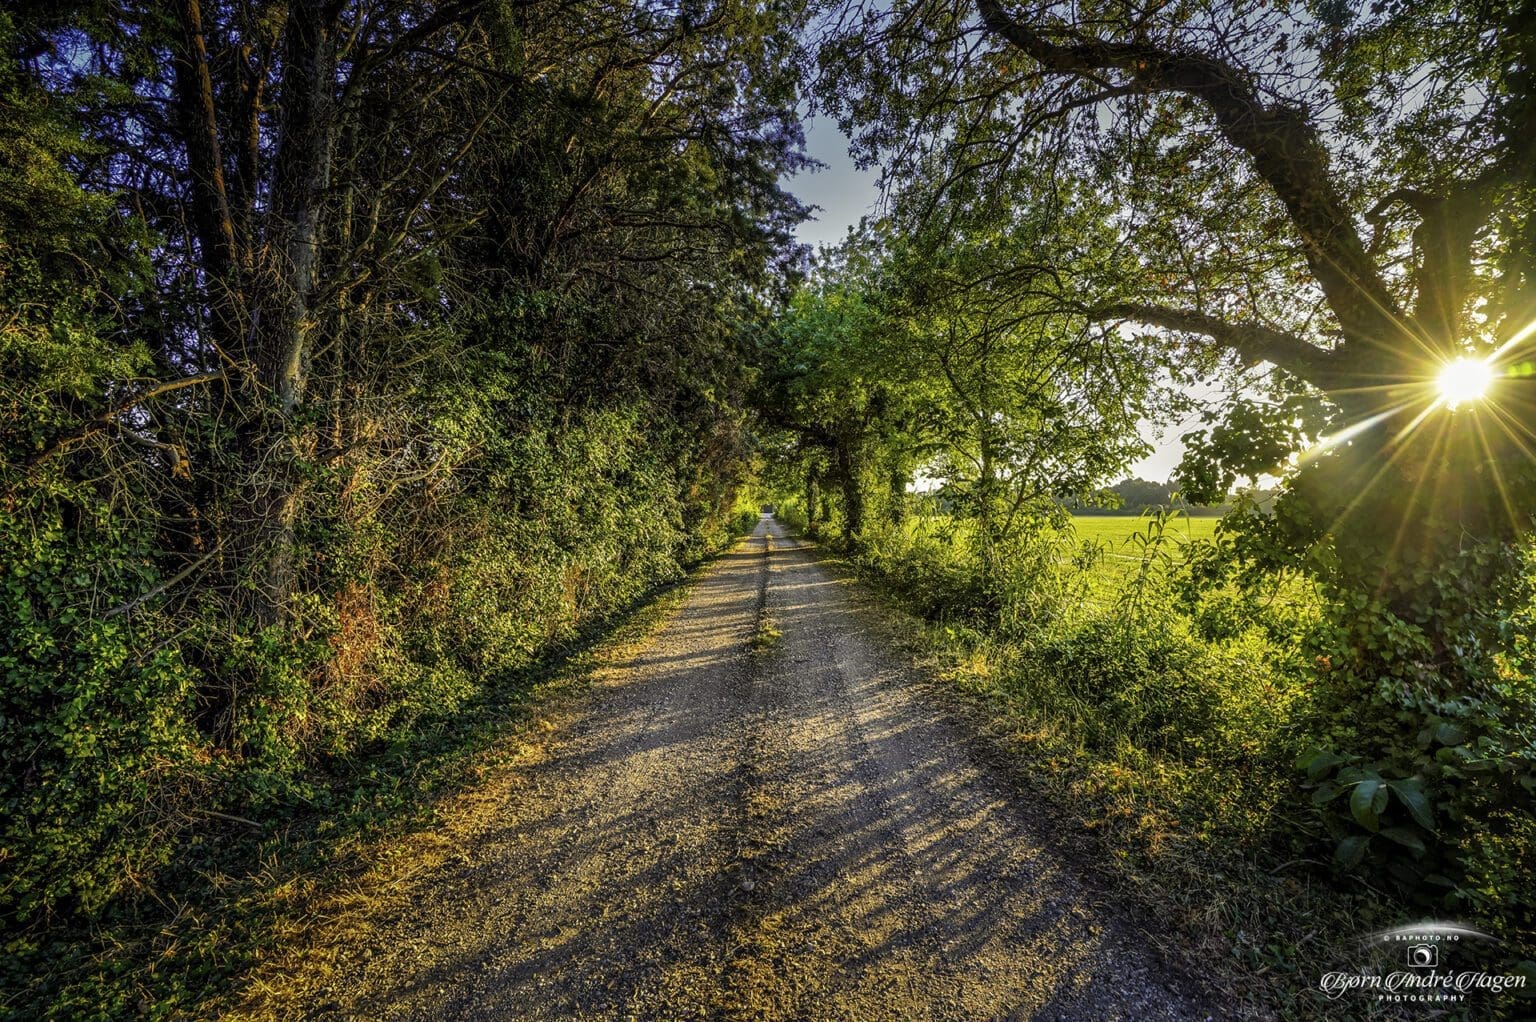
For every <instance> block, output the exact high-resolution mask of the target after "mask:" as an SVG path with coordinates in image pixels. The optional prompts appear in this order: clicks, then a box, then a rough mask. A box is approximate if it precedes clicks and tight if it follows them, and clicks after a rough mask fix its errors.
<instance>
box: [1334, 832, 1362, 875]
mask: <svg viewBox="0 0 1536 1022" xmlns="http://www.w3.org/2000/svg"><path fill="white" fill-rule="evenodd" d="M1370 843H1371V836H1370V835H1369V834H1351V835H1350V836H1349V837H1347V838H1345V839H1344V840H1343V841H1340V842H1339V847H1338V848H1336V849H1334V852H1333V857H1334V858H1335V859H1337V860H1338V862H1339V865H1340V866H1343V867H1344V868H1345V869H1352V868H1354V867H1355V866H1358V865H1360V860H1361V859H1363V858H1365V846H1366V845H1368V844H1370Z"/></svg>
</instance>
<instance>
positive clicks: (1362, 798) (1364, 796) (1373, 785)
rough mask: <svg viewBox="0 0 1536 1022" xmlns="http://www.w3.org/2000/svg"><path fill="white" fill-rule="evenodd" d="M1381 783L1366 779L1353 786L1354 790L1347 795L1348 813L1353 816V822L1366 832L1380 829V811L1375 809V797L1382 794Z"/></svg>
mask: <svg viewBox="0 0 1536 1022" xmlns="http://www.w3.org/2000/svg"><path fill="white" fill-rule="evenodd" d="M1382 793H1383V789H1382V787H1381V781H1379V780H1377V779H1376V778H1374V777H1368V778H1366V779H1365V780H1363V781H1361V782H1360V783H1359V784H1357V785H1355V790H1354V791H1352V792H1350V795H1349V811H1350V813H1351V815H1353V816H1354V818H1355V822H1357V823H1359V824H1360V826H1362V827H1364V828H1365V829H1366V830H1369V831H1375V830H1379V829H1380V828H1381V820H1380V815H1381V810H1379V809H1377V808H1376V796H1377V795H1378V794H1382Z"/></svg>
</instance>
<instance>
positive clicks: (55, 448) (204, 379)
mask: <svg viewBox="0 0 1536 1022" xmlns="http://www.w3.org/2000/svg"><path fill="white" fill-rule="evenodd" d="M224 379H228V376H227V374H226V373H225V372H224V370H222V369H220V370H218V371H217V372H212V373H198V374H197V375H195V376H184V377H182V378H181V379H179V380H170V381H168V382H166V383H159V384H156V385H154V386H152V387H148V388H145V389H144V390H139V391H135V392H134V394H133V395H132V396H131V397H128V398H125V399H123V400H122V401H120V402H118V403H117V404H116V405H114V406H113V407H112V408H110V409H108V410H107V411H105V412H102V413H101V414H100V415H98V416H96V417H95V418H94V419H87V420H86V421H85V422H82V423H81V424H80V425H78V426H76V427H75V428H74V429H72V430H70V431H69V432H67V433H65V434H64V435H63V436H61V437H59V438H58V439H57V440H55V441H54V442H53V443H51V444H49V445H48V446H47V447H45V448H43V449H42V450H41V451H38V452H37V453H36V454H34V455H32V457H30V458H28V459H27V470H28V471H31V470H32V469H34V468H36V467H37V466H38V465H41V464H42V463H43V462H45V461H47V460H48V459H49V458H51V457H53V456H54V455H55V454H58V453H59V452H60V451H62V450H63V449H64V448H65V447H68V446H69V445H70V444H72V443H75V442H76V441H78V440H83V439H84V438H86V437H87V436H90V435H91V434H92V433H94V432H96V431H97V430H98V429H103V428H105V427H106V426H109V425H111V424H112V422H113V421H115V420H116V419H117V417H118V416H119V415H121V414H123V413H124V412H126V411H128V410H129V409H131V408H134V407H136V406H138V405H140V404H143V403H144V402H145V401H148V400H150V399H151V398H157V397H160V396H161V395H162V394H169V393H172V392H173V391H178V390H181V389H183V388H184V387H195V386H197V385H198V384H202V383H215V382H217V381H219V380H224Z"/></svg>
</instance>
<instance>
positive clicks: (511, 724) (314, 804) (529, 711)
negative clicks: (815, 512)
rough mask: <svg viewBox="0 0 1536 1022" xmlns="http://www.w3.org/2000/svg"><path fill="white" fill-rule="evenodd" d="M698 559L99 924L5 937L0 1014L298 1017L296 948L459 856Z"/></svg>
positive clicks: (221, 836)
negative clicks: (480, 822) (409, 878)
mask: <svg viewBox="0 0 1536 1022" xmlns="http://www.w3.org/2000/svg"><path fill="white" fill-rule="evenodd" d="M702 570H703V569H702V567H701V568H699V569H696V570H695V572H694V573H693V574H692V575H691V576H690V577H689V578H688V579H687V580H685V581H683V582H680V583H677V584H675V585H672V586H669V587H666V588H664V589H662V590H659V591H657V592H655V593H653V594H652V595H651V596H650V597H648V598H647V599H645V600H643V601H642V602H640V603H639V604H638V605H636V606H633V607H631V608H628V609H627V610H625V611H624V612H622V613H619V614H617V615H615V616H614V617H613V618H611V619H609V620H608V621H607V622H606V623H605V624H604V625H602V626H600V627H595V628H593V629H590V630H588V632H587V633H586V634H585V636H584V637H583V638H581V639H580V640H578V641H576V642H573V643H571V644H569V645H567V646H566V647H565V649H564V650H563V651H562V655H561V656H560V657H559V658H558V660H556V661H554V662H551V663H547V664H545V665H543V666H541V667H539V668H536V669H530V670H527V671H521V672H517V673H516V674H515V675H509V676H506V677H503V678H500V679H497V680H496V682H495V683H493V684H488V685H486V686H485V687H484V689H483V691H482V693H481V694H480V695H479V696H477V697H476V698H475V699H474V700H473V701H472V702H471V703H470V704H468V705H466V706H463V707H460V708H459V710H458V711H456V712H455V713H453V714H452V715H451V716H442V717H440V718H437V719H431V720H426V721H422V722H421V725H420V726H419V727H418V728H417V729H416V730H415V732H414V733H413V735H412V736H411V738H410V739H409V740H404V741H397V742H394V743H391V744H389V745H387V746H384V747H380V748H376V749H374V750H371V751H370V752H369V754H368V755H365V756H358V757H354V758H353V759H351V760H349V761H347V762H344V763H334V764H332V765H331V768H330V770H329V772H328V774H327V775H326V776H324V777H319V778H316V780H315V783H314V785H313V787H312V788H311V789H310V790H311V795H310V796H309V797H308V798H307V800H304V801H296V802H294V803H292V804H291V805H288V806H285V807H283V809H282V810H281V811H279V812H276V813H272V812H270V811H269V813H268V814H267V815H264V816H263V817H262V818H260V819H249V818H238V817H235V816H234V815H233V814H227V815H225V816H224V817H222V818H219V819H216V820H213V821H211V822H212V823H213V824H215V825H214V826H210V827H204V828H200V829H199V834H198V836H197V837H195V838H194V839H193V840H192V841H191V842H189V843H188V844H187V845H186V846H185V847H183V848H180V849H178V850H177V853H176V855H175V859H174V861H173V863H172V865H171V867H170V868H169V869H168V871H167V872H166V873H165V874H164V876H163V878H162V880H161V881H160V882H159V883H157V884H156V886H155V888H154V890H153V891H152V892H146V895H145V896H144V897H142V898H140V899H137V900H136V901H134V902H132V903H125V904H124V905H122V906H120V907H119V908H118V909H117V910H116V911H115V912H113V913H112V914H110V915H108V916H106V917H105V918H103V919H102V920H100V921H99V922H97V923H96V925H94V926H93V927H92V928H90V929H89V930H87V929H78V928H77V929H63V928H58V927H54V928H42V927H38V928H34V929H32V930H30V931H23V932H21V933H15V934H10V935H8V936H7V938H6V944H5V947H4V952H5V964H4V966H3V972H0V979H3V982H4V994H3V999H0V1017H4V1018H18V1019H20V1018H69V1019H93V1018H103V1019H105V1018H122V1017H147V1018H204V1017H211V1016H213V1015H215V1014H220V1015H222V1014H226V1013H228V1012H231V1011H234V1012H235V1013H236V1014H244V1015H248V1016H251V1017H274V1018H275V1017H295V1014H296V1013H301V1012H302V1009H303V1006H304V1005H306V1003H312V1002H306V1000H305V998H306V996H307V995H308V994H309V993H311V992H312V991H310V990H308V989H301V988H299V986H296V985H295V984H294V983H291V982H289V981H290V980H294V979H295V977H297V976H298V975H299V970H298V968H297V965H298V959H299V957H300V956H301V955H303V956H306V957H309V958H310V960H309V961H308V962H307V963H306V968H305V970H303V974H304V975H305V976H307V977H314V976H319V977H324V976H325V975H326V974H327V959H328V956H334V955H335V954H336V950H335V949H336V946H337V944H338V941H339V940H340V939H341V938H342V937H343V936H345V935H346V934H347V933H348V931H349V929H355V928H356V926H358V925H362V924H361V923H360V922H359V920H362V919H364V918H365V917H366V916H367V915H368V914H369V912H370V911H371V910H374V909H377V908H378V905H377V904H376V902H377V900H378V899H380V898H388V897H391V896H392V893H391V892H393V893H395V894H398V893H399V892H400V891H401V890H402V889H403V888H402V884H401V878H402V877H403V876H405V875H407V874H409V873H410V872H412V871H416V872H419V871H421V870H422V869H425V868H429V867H430V866H431V865H432V864H433V863H434V862H440V861H442V860H443V859H445V858H447V857H448V856H450V855H453V854H457V846H456V844H455V842H454V840H453V837H452V834H453V831H454V829H455V828H456V827H461V826H463V825H465V823H466V821H468V820H470V819H472V818H473V816H474V814H476V813H486V812H490V811H492V809H493V807H494V804H495V797H496V785H497V783H498V782H499V781H500V780H502V779H504V778H505V777H506V776H507V775H508V774H512V773H516V772H517V771H520V770H522V769H524V768H525V767H526V766H528V765H530V764H532V763H534V762H537V760H538V759H539V757H540V756H541V755H542V749H543V747H544V739H545V738H546V737H547V735H548V734H549V733H550V732H553V731H555V730H557V727H558V724H557V722H558V721H559V720H560V719H561V718H562V716H563V715H564V714H565V713H567V712H568V711H569V708H570V707H571V706H572V705H573V704H574V700H575V698H576V697H578V696H580V695H581V694H582V693H583V692H585V691H586V690H587V688H588V687H589V686H590V684H591V683H592V681H593V679H594V678H596V677H599V676H600V675H601V674H602V672H604V671H608V670H613V669H616V668H617V667H619V666H621V665H622V664H624V663H626V662H628V660H630V659H631V658H632V657H633V656H634V655H635V653H636V652H637V651H638V648H639V647H640V646H641V645H642V644H643V643H644V642H645V641H646V640H647V639H648V637H649V636H650V635H651V633H652V632H653V631H654V630H655V629H656V628H657V627H659V625H660V624H661V623H662V622H663V621H664V620H665V619H666V618H667V617H668V616H669V615H670V614H671V613H672V612H673V611H674V610H675V609H676V608H677V607H678V606H680V605H681V603H682V602H683V600H684V599H685V598H686V597H687V594H688V592H689V590H690V589H691V586H692V582H693V580H694V579H696V578H697V577H698V574H699V572H700V571H702ZM353 935H354V936H355V935H356V934H355V933H354V934H353ZM300 949H303V950H302V951H301V950H300ZM316 955H318V956H319V957H320V959H321V960H320V961H318V962H317V961H315V960H313V957H314V956H316ZM317 966H318V967H317Z"/></svg>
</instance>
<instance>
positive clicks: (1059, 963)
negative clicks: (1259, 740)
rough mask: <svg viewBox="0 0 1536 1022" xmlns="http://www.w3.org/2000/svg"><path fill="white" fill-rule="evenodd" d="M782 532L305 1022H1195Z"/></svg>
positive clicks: (1167, 980)
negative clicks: (341, 1021) (356, 1021)
mask: <svg viewBox="0 0 1536 1022" xmlns="http://www.w3.org/2000/svg"><path fill="white" fill-rule="evenodd" d="M867 613H868V612H867V611H865V610H862V609H860V608H858V607H856V606H854V605H853V604H852V603H850V601H849V599H848V596H847V591H846V588H845V586H844V584H842V583H840V582H838V581H836V580H835V579H834V578H832V577H831V576H830V575H829V574H828V573H827V572H826V571H825V570H824V569H822V568H821V567H820V566H819V565H817V564H816V562H815V561H814V560H813V559H812V558H811V556H810V555H809V554H808V553H807V552H806V551H805V550H804V549H803V548H802V547H801V546H800V544H798V543H796V542H795V541H793V540H790V539H788V538H786V537H785V535H784V534H783V532H782V530H781V529H780V527H779V526H778V524H777V523H775V522H773V521H771V520H767V519H765V520H764V521H763V522H762V524H761V525H759V527H758V529H757V531H756V532H755V533H754V534H753V536H752V537H751V538H750V539H748V540H746V541H744V542H743V543H742V544H741V545H739V546H738V547H737V548H736V549H735V550H734V551H733V552H732V553H730V554H729V555H727V556H725V557H724V558H722V559H721V560H720V561H719V562H717V563H716V564H715V565H714V566H713V567H712V568H711V569H710V570H709V571H708V572H707V573H706V575H705V576H704V577H703V578H702V579H701V580H700V581H699V583H698V584H697V587H696V588H695V590H694V592H693V593H692V595H691V596H690V598H689V600H688V602H687V603H686V604H685V605H684V606H683V608H682V609H681V610H680V611H679V612H678V613H677V614H676V616H675V617H673V619H672V620H671V621H670V622H668V623H667V624H666V625H665V626H664V627H663V628H662V629H661V630H660V631H659V632H658V633H657V635H656V637H655V639H654V641H653V642H652V643H651V644H650V645H649V647H648V648H647V651H646V652H644V653H643V654H641V655H640V656H639V657H638V659H636V660H635V661H634V663H633V664H632V665H631V666H630V667H629V668H628V669H627V670H624V671H622V672H618V674H617V676H615V677H613V678H610V679H607V680H604V681H602V682H601V683H599V684H598V685H597V687H596V688H595V689H594V691H593V692H592V694H591V696H590V698H589V699H588V700H587V702H586V703H585V704H584V707H583V709H582V710H581V711H580V713H579V714H578V716H577V717H576V719H575V720H574V722H573V723H572V724H571V725H570V726H569V727H567V728H565V729H563V731H562V732H561V733H560V734H557V735H556V736H555V737H554V739H553V741H554V743H555V744H554V746H553V748H552V749H551V750H550V755H549V756H548V757H547V758H546V759H545V760H544V761H543V762H542V763H540V764H538V765H537V766H535V767H533V768H531V770H530V771H529V775H528V776H527V777H526V778H524V779H522V780H521V781H520V783H519V784H518V786H517V787H516V788H515V789H512V790H513V791H514V792H515V794H513V795H509V797H508V799H507V802H506V804H505V806H504V807H503V808H501V809H500V810H499V811H498V812H497V813H496V814H495V819H496V824H495V825H494V826H492V827H490V828H489V829H487V830H485V831H483V832H482V833H480V834H478V835H477V837H476V838H475V841H474V846H473V847H469V848H465V849H464V852H463V855H462V856H459V857H457V858H456V859H455V860H453V861H452V862H450V863H448V864H445V865H443V866H440V867H438V868H437V869H436V871H435V872H434V873H433V874H432V875H431V876H429V877H427V878H426V879H425V880H424V881H423V882H422V883H420V884H419V885H418V889H419V890H420V891H421V892H422V893H421V894H420V895H418V896H417V897H416V898H415V899H414V901H413V903H412V905H411V906H410V908H409V909H408V910H407V911H405V912H403V913H400V914H398V915H397V916H396V917H395V918H393V919H392V920H391V921H390V922H389V923H388V925H387V927H385V929H384V930H383V931H382V932H383V933H384V934H385V936H384V939H377V938H376V939H375V940H374V942H373V943H374V946H372V947H370V948H367V949H363V950H362V951H361V952H360V953H359V954H358V955H357V956H356V957H355V958H353V959H352V960H353V961H356V962H358V963H359V964H358V965H357V967H356V969H355V971H353V972H352V974H351V975H349V976H348V977H347V981H346V982H345V983H344V984H341V985H340V987H339V988H337V989H333V991H332V993H333V994H334V999H331V1000H329V1001H328V1003H325V1004H324V1005H315V1006H313V1007H312V1010H311V1017H316V1018H363V1017H366V1018H380V1019H423V1020H426V1019H431V1020H437V1019H449V1018H454V1019H577V1018H579V1019H629V1018H638V1019H694V1018H697V1019H732V1018H743V1019H785V1020H815V1019H847V1020H856V1019H870V1020H875V1019H892V1020H896V1019H900V1020H909V1019H911V1020H916V1019H965V1020H972V1019H1041V1020H1046V1019H1061V1020H1074V1022H1075V1020H1083V1022H1111V1020H1117V1019H1124V1020H1138V1022H1146V1020H1154V1019H1180V1020H1185V1019H1195V1020H1199V1019H1206V1018H1213V1017H1221V1012H1220V1010H1219V1009H1218V1008H1217V1007H1214V1006H1212V1005H1211V1004H1209V1003H1206V1002H1205V1001H1203V1000H1202V999H1201V995H1200V994H1198V993H1195V992H1194V990H1193V988H1192V987H1190V986H1189V985H1188V984H1187V983H1185V982H1184V981H1183V980H1181V979H1180V978H1179V976H1178V974H1177V973H1176V972H1175V971H1174V970H1172V969H1170V968H1169V967H1168V966H1167V965H1165V964H1164V963H1162V962H1160V961H1159V960H1157V958H1156V957H1155V956H1154V955H1153V954H1152V953H1151V952H1149V951H1148V950H1147V949H1146V941H1145V940H1144V939H1142V938H1141V937H1139V935H1138V930H1137V928H1136V926H1135V924H1134V923H1132V922H1130V921H1129V920H1128V919H1127V918H1124V917H1122V916H1121V915H1120V914H1118V913H1117V912H1116V910H1115V909H1114V908H1113V906H1112V905H1110V904H1108V903H1107V902H1106V900H1105V899H1104V898H1103V896H1102V895H1101V894H1097V893H1095V889H1093V888H1092V887H1091V885H1089V884H1088V883H1087V882H1086V881H1084V880H1083V879H1082V877H1081V876H1080V875H1079V874H1078V873H1077V872H1076V871H1075V870H1074V868H1073V866H1072V864H1071V863H1070V862H1069V861H1065V856H1064V853H1062V852H1059V851H1053V850H1052V843H1051V841H1050V839H1049V836H1048V833H1046V831H1047V830H1048V827H1046V826H1044V825H1042V824H1041V822H1040V819H1039V817H1038V816H1037V815H1034V814H1033V813H1032V812H1031V811H1028V807H1027V793H1020V792H1019V791H1017V790H1016V789H1014V788H1011V787H1010V783H1011V782H1009V781H1008V780H1006V779H1005V778H1003V777H1001V776H1000V775H997V774H996V773H995V772H994V771H993V769H992V768H991V767H989V766H988V765H986V763H985V762H984V761H983V760H982V759H980V758H978V757H976V756H973V755H972V754H971V752H970V751H968V750H969V748H970V745H971V743H970V742H969V741H968V739H967V736H966V735H965V734H963V733H962V732H963V728H962V727H961V726H960V725H958V724H956V723H954V722H953V721H951V720H950V719H949V718H948V717H947V716H946V714H945V713H944V712H943V711H942V709H940V708H938V707H936V706H934V705H933V704H932V701H931V699H930V697H929V696H928V695H926V694H925V692H924V690H923V687H922V685H921V684H919V683H918V681H917V679H915V678H913V677H912V676H911V674H910V671H909V669H907V668H906V667H905V666H904V663H903V659H902V658H901V657H900V656H899V655H895V654H893V653H892V652H890V651H889V650H888V649H887V648H884V645H883V644H882V643H881V642H880V641H879V640H878V638H877V636H878V634H879V630H878V629H875V628H871V627H869V625H870V622H869V620H868V619H867V617H866V614H867Z"/></svg>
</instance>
